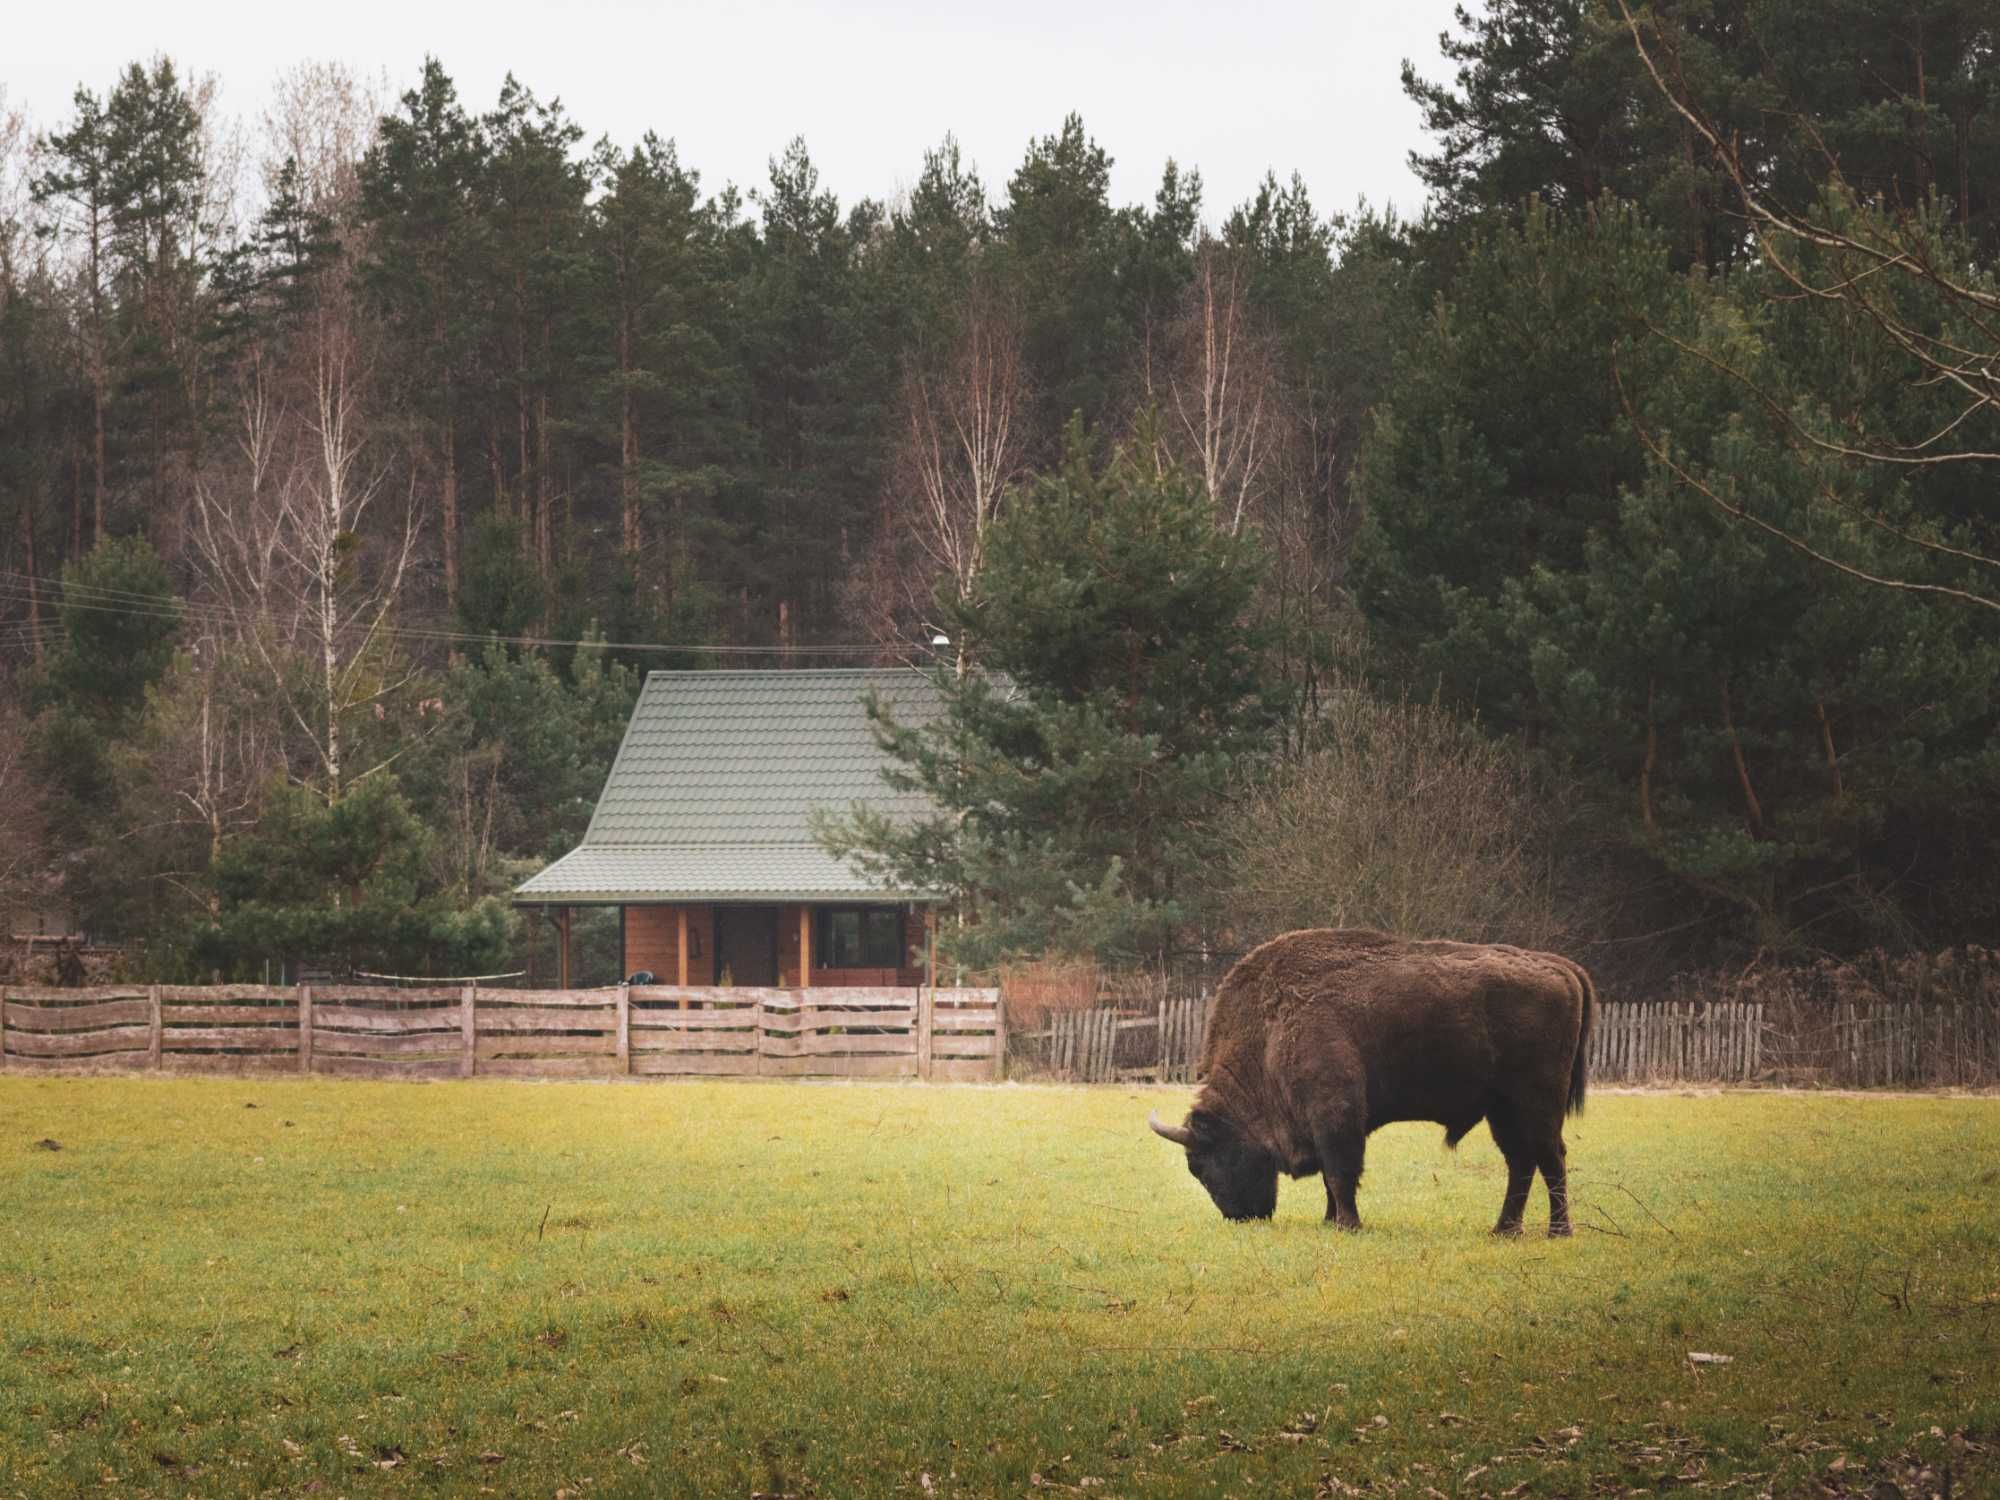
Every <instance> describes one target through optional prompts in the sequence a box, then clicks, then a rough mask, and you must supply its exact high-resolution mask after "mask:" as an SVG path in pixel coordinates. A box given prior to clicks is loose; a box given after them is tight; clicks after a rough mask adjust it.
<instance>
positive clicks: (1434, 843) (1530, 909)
mask: <svg viewBox="0 0 2000 1500" xmlns="http://www.w3.org/2000/svg"><path fill="white" fill-rule="evenodd" d="M1554 821H1555V820H1554V818H1553V817H1552V816H1551V812H1550V809H1548V808H1547V807H1546V806H1544V805H1543V804H1542V803H1541V802H1540V801H1539V800H1538V798H1537V797H1536V795H1535V792H1534V789H1533V786H1532V784H1531V782H1530V779H1529V776H1528V773H1527V771H1526V769H1525V768H1524V766H1523V765H1522V764H1521V762H1520V760H1519V759H1518V757H1517V756H1516V755H1515V754H1514V753H1513V752H1512V751H1510V750H1509V749H1508V748H1506V747H1505V746H1502V745H1498V744H1495V743H1494V742H1492V741H1489V740H1486V739H1484V738H1483V737H1481V736H1480V735H1479V734H1477V733H1476V732H1475V731H1473V730H1472V729H1470V728H1468V727H1467V726H1465V725H1464V724H1462V723H1460V722H1459V721H1458V720H1456V719H1454V718H1453V717H1452V715H1451V714H1449V713H1448V712H1446V711H1445V710H1444V709H1443V708H1442V707H1439V706H1436V705H1432V704H1425V703H1407V702H1405V703H1381V702H1377V701H1376V700H1374V699H1372V698H1370V697H1369V696H1368V695H1367V694H1366V693H1364V692H1362V691H1360V690H1358V689H1354V688H1339V689H1336V690H1335V691H1333V692H1332V693H1330V694H1329V695H1328V699H1327V702H1326V704H1325V707H1324V710H1323V712H1322V715H1321V717H1320V719H1319V720H1318V722H1317V723H1316V725H1315V735H1314V739H1313V742H1312V744H1311V746H1310V747H1309V748H1308V749H1307V750H1305V751H1304V752H1303V753H1302V754H1300V755H1299V756H1298V757H1296V758H1295V759H1292V760H1289V761H1287V762H1286V763H1285V764H1284V765H1282V766H1281V767H1279V768H1278V770H1277V771H1276V772H1275V773H1274V774H1273V776H1272V778H1271V779H1270V780H1269V781H1268V782H1266V783H1264V784H1262V785H1261V786H1259V787H1257V788H1255V789H1254V790H1253V791H1252V792H1251V793H1250V794H1249V795H1248V796H1247V797H1246V798H1245V800H1244V802H1243V804H1242V805H1241V806H1240V807H1238V808H1236V809H1233V810H1232V812H1231V813H1230V815H1229V821H1228V823H1227V825H1226V829H1225V840H1226V842H1227V844H1228V846H1229V848H1230V880H1229V889H1230V892H1231V897H1230V908H1231V909H1230V915H1231V917H1232V918H1233V919H1234V920H1235V921H1236V923H1237V924H1238V925H1239V926H1240V928H1241V929H1242V931H1243V934H1244V935H1245V937H1246V938H1248V937H1258V938H1262V937H1268V936H1270V935H1272V934H1274V933H1278V932H1284V931H1288V930H1290V929H1293V928H1298V927H1377V928H1381V929H1382V930H1384V931H1387V932H1396V933H1401V934H1404V935H1405V936H1410V937H1453V938H1460V939H1463V940H1465V941H1468V942H1484V941H1504V942H1513V943H1520V944H1523V945H1525V946H1528V947H1538V948H1539V947H1549V946H1554V945H1559V944H1560V942H1561V941H1562V939H1563V938H1564V936H1565V930H1566V926H1567V924H1566V923H1565V921H1564V919H1563V912H1562V908H1561V904H1560V903H1559V901H1558V895H1557V887H1556V879H1555V869H1554V866H1553V862H1552V860H1551V857H1550V856H1551V850H1552V847H1553V840H1552V837H1551V835H1552V831H1553V825H1554Z"/></svg>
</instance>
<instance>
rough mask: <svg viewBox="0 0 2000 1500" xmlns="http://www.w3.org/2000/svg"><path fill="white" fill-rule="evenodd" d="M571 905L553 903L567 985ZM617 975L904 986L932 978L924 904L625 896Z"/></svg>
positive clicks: (682, 983) (769, 984)
mask: <svg viewBox="0 0 2000 1500" xmlns="http://www.w3.org/2000/svg"><path fill="white" fill-rule="evenodd" d="M572 910H573V908H571V907H569V906H555V907H552V908H550V909H549V914H550V915H551V917H552V918H553V919H554V921H555V924H556V929H557V933H558V937H559V958H558V980H557V982H558V984H559V986H560V987H561V988H563V989H568V988H569V987H570V983H571V975H572V968H571V962H570V929H571V914H572ZM618 914H619V938H620V941H619V951H620V955H621V958H620V970H619V972H620V975H621V976H622V977H624V978H627V979H630V978H631V977H632V976H633V975H636V974H651V975H652V976H654V977H653V982H654V983H656V984H661V985H675V986H679V987H686V986H690V985H693V986H717V985H721V986H737V987H745V988H770V989H870V988H874V989H881V988H909V987H914V986H917V985H923V984H928V983H931V982H932V979H931V969H932V965H931V963H930V956H931V954H930V949H929V947H928V944H929V943H930V938H931V933H932V927H931V923H930V915H931V913H930V909H929V908H928V907H926V906H922V905H916V904H908V903H888V902H854V901H829V902H798V901H794V902H723V901H711V902H644V903H640V902H627V903H623V904H620V905H619V908H618Z"/></svg>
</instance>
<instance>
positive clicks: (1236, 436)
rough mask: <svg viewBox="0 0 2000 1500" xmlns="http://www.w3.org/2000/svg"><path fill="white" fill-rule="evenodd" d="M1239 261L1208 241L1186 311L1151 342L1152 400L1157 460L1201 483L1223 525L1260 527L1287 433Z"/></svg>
mask: <svg viewBox="0 0 2000 1500" xmlns="http://www.w3.org/2000/svg"><path fill="white" fill-rule="evenodd" d="M1249 290H1250V289H1249V273H1248V271H1247V269H1246V268H1245V266H1244V264H1243V259H1242V257H1241V256H1240V255H1239V254H1238V253H1236V252H1234V251H1232V250H1230V249H1229V248H1228V247H1226V246H1223V245H1220V244H1217V243H1215V242H1214V241H1208V242H1206V243H1204V244H1203V245H1202V247H1201V248H1200V250H1198V251H1197V252H1196V254H1195V268H1194V279H1193V281H1192V283H1191V284H1190V285H1189V287H1188V290H1187V293H1186V295H1185V297H1184V298H1183V300H1182V303H1181V306H1180V309H1179V312H1178V314H1177V316H1175V317H1174V318H1173V320H1172V321H1171V322H1170V323H1168V325H1167V326H1166V327H1165V328H1164V329H1163V330H1161V334H1160V337H1159V338H1158V339H1157V340H1149V341H1148V345H1147V350H1146V355H1145V367H1144V376H1145V382H1144V383H1145V392H1146V397H1147V401H1148V403H1149V404H1150V405H1152V406H1154V407H1155V408H1157V409H1158V410H1159V412H1160V414H1161V417H1162V418H1163V420H1162V421H1161V422H1160V424H1159V441H1160V442H1161V443H1162V444H1163V445H1164V449H1165V451H1163V452H1161V453H1160V454H1159V455H1157V456H1158V457H1159V459H1160V460H1161V461H1165V460H1166V459H1167V458H1168V457H1171V458H1173V459H1174V460H1176V461H1178V462H1179V463H1181V464H1182V465H1184V466H1185V467H1187V468H1188V469H1190V470H1191V471H1192V472H1194V473H1195V474H1197V475H1199V476H1200V478H1201V483H1202V487H1203V489H1204V490H1205V491H1206V492H1207V494H1208V499H1209V503H1210V504H1211V505H1213V506H1214V507H1215V516H1216V524H1217V525H1219V526H1221V527H1222V528H1223V529H1224V530H1225V531H1227V532H1229V534H1230V535H1232V536H1234V535H1236V534H1238V533H1239V532H1241V531H1242V530H1243V528H1244V526H1245V525H1246V524H1252V523H1254V521H1255V519H1256V514H1257V509H1258V506H1259V504H1260V502H1261V501H1262V499H1263V497H1264V491H1265V489H1266V487H1267V484H1268V481H1269V471H1270V469H1271V468H1272V465H1273V458H1274V453H1275V450H1276V449H1277V448H1278V446H1279V444H1280V443H1281V441H1282V438H1283V429H1284V426H1285V422H1284V413H1283V410H1282V408H1283V405H1284V403H1283V399H1282V394H1281V391H1280V389H1279V377H1278V361H1277V359H1276V358H1275V356H1274V353H1273V351H1272V349H1271V346H1270V341H1269V340H1268V339H1267V338H1266V337H1265V336H1264V334H1263V332H1262V331H1261V330H1260V329H1258V328H1257V327H1256V320H1255V317H1254V314H1253V313H1252V310H1251V307H1250V297H1249Z"/></svg>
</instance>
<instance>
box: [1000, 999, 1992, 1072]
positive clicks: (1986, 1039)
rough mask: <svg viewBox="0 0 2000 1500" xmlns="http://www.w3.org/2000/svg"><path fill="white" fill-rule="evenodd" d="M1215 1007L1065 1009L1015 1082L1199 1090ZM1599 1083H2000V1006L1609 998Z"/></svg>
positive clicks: (1026, 1037)
mask: <svg viewBox="0 0 2000 1500" xmlns="http://www.w3.org/2000/svg"><path fill="white" fill-rule="evenodd" d="M1212 1004H1213V1001H1212V1000H1210V999H1206V998H1189V999H1179V1000H1166V1001H1160V1002H1155V1003H1154V1005H1153V1006H1152V1007H1151V1008H1150V1009H1147V1010H1140V1009H1136V1008H1133V1007H1123V1008H1121V1007H1118V1006H1095V1007H1092V1008H1089V1009H1080V1010H1071V1011H1058V1012H1054V1013H1052V1014H1050V1016H1049V1017H1048V1021H1047V1024H1046V1025H1045V1026H1043V1027H1041V1028H1039V1029H1037V1030H1033V1031H1020V1032H1016V1033H1014V1035H1013V1038H1012V1045H1013V1048H1014V1063H1013V1065H1012V1069H1013V1072H1014V1074H1015V1075H1016V1076H1020V1075H1022V1074H1035V1075H1038V1076H1041V1077H1046V1078H1052V1079H1057V1080H1062V1081H1065V1082H1072V1083H1130V1082H1138V1081H1147V1080H1151V1081H1154V1082H1159V1083H1191V1082H1193V1081H1194V1079H1195V1075H1196V1071H1197V1067H1198V1064H1199V1059H1200V1056H1201V1047H1202V1040H1203V1037H1204V1035H1205V1034H1206V1031H1207V1024H1208V1013H1209V1008H1210V1006H1211V1005H1212ZM1587 1055H1588V1058H1589V1073H1590V1077H1591V1079H1592V1080H1593V1081H1594V1082H1598V1083H1605V1084H1619V1083H1752V1082H1761V1083H1779V1084H1790V1085H1798V1086H1806V1087H1813V1086H1831V1087H1853V1088H1878V1087H1936V1086H1968V1087H1969V1086H1979V1085H1988V1084H1993V1083H2000V1006H1996V1005H1994V1004H1991V1003H1976V1002H1965V1003H1961V1002H1957V1001H1953V1002H1947V1003H1930V1004H1924V1003H1920V1002H1916V1001H1888V1000H1879V1001H1872V1002H1863V1001H1853V1000H1842V1001H1839V1002H1837V1003H1833V1004H1828V1005H1823V1006H1809V1005H1797V1004H1766V1003H1765V1002H1764V1001H1761V1000H1757V1001H1750V1000H1741V1001H1739V1000H1654V1001H1600V1002H1599V1004H1598V1007H1597V1012H1596V1016H1595V1018H1594V1020H1593V1022H1592V1026H1591V1033H1590V1042H1589V1045H1588V1049H1587Z"/></svg>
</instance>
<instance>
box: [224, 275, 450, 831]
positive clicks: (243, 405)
mask: <svg viewBox="0 0 2000 1500" xmlns="http://www.w3.org/2000/svg"><path fill="white" fill-rule="evenodd" d="M300 344H301V346H302V347H301V348H300V350H299V367H298V368H297V370H296V371H295V372H286V371H280V370H276V369H274V367H273V365H272V364H271V363H270V362H269V361H268V360H266V359H265V358H263V357H254V358H252V359H251V360H250V361H249V362H248V363H247V365H246V368H245V370H244V373H243V375H242V378H241V386H240V390H239V399H238V419H239V420H238V441H237V447H238V459H239V462H238V464H237V465H236V469H235V472H234V473H233V474H232V475H230V476H229V481H228V482H227V483H215V482H211V481H209V480H204V481H203V482H202V483H201V484H199V485H198V486H197V489H196V507H195V510H196V516H195V537H194V550H195V554H196V556H197V558H198V559H199V562H200V565H201V569H202V572H203V574H204V582H205V584H206V587H207V590H208V593H209V594H210V595H211V601H212V602H213V603H214V604H215V605H217V606H219V608H220V610H221V611H222V617H223V618H226V619H227V620H228V621H229V622H230V624H231V627H232V631H233V633H234V634H235V635H236V636H237V638H238V639H239V640H241V641H243V642H244V643H245V644H246V645H248V646H249V648H250V649H251V650H252V651H254V652H255V654H256V656H257V659H258V660H259V661H261V662H262V663H263V665H264V667H265V668H266V670H267V673H268V675H269V677H270V679H271V681H272V683H273V685H274V688H275V690H276V691H277V693H278V695H279V699H280V701H281V702H282V703H283V704H284V711H285V714H286V716H287V717H288V718H289V720H290V721H291V723H292V725H293V727H294V728H296V729H297V730H298V731H299V732H300V733H301V734H302V735H303V736H304V737H305V740H306V741H307V743H309V744H310V745H311V747H312V757H313V759H314V761H315V762H316V768H315V775H316V776H317V778H318V779H319V780H320V782H321V787H322V791H323V792H324V794H325V796H326V798H327V800H328V801H335V800H338V798H339V797H340V794H341V792H342V790H343V789H344V788H346V787H348V786H351V785H352V784H353V783H354V782H356V781H359V780H361V779H363V778H364V777H366V776H368V775H371V774H373V773H374V772H375V771H377V770H379V769H381V765H376V766H371V767H368V768H366V769H363V770H361V771H359V772H356V771H354V770H353V768H352V767H351V766H349V765H348V764H347V759H346V754H347V735H346V733H345V729H344V726H345V724H346V722H347V721H348V720H349V719H350V718H351V717H352V716H353V715H354V714H356V713H358V712H359V711H361V710H363V709H365V708H368V707H370V706H371V705H374V704H378V703H380V702H381V701H382V700H384V699H386V698H388V697H389V696H391V695H392V694H394V693H395V692H397V691H398V690H400V689H401V688H402V687H403V686H405V685H406V684H407V682H408V681H409V677H408V674H407V673H406V674H403V675H401V676H393V675H392V676H388V677H385V676H383V675H382V672H383V665H384V661H385V658H386V656H387V654H388V652H387V647H388V644H389V642H388V635H387V627H388V626H389V624H390V623H391V616H392V614H393V612H394V610H395V608H396V605H397V602H398V600H399V598H400V596H401V593H402V587H403V580H404V577H405V575H406V574H407V572H408V570H409V566H410V562H411V559H412V558H413V557H414V555H415V553H416V547H417V534H418V523H417V511H416V507H415V504H414V499H413V497H411V498H408V499H406V501H405V504H404V506H403V512H402V515H401V517H400V519H399V520H392V521H391V522H390V524H389V525H388V526H387V527H386V528H383V532H384V534H383V535H382V536H380V537H379V538H370V537H369V535H368V531H369V528H370V527H371V526H372V525H373V524H374V522H375V519H376V512H377V511H378V509H381V508H382V502H383V497H384V495H385V493H386V492H387V489H388V483H387V481H388V468H387V466H386V465H385V464H383V463H380V462H377V461H375V460H373V459H372V458H371V456H370V453H369V448H370V444H369V441H368V437H367V431H366V425H367V424H366V420H365V415H364V413H363V410H362V404H363V396H364V393H365V391H366V389H367V386H368V377H369V368H368V362H367V358H366V354H365V351H364V350H363V349H362V347H361V346H360V341H359V339H358V338H357V336H356V333H355V327H354V322H353V319H352V317H351V309H350V308H349V307H348V306H347V305H346V303H345V301H344V297H343V294H342V293H341V292H340V290H339V289H337V288H332V287H328V288H322V289H321V290H320V300H319V302H318V305H317V306H316V307H315V309H314V312H313V314H312V317H311V320H310V324H309V327H308V329H307V331H306V333H305V334H304V336H303V337H302V338H301V340H300ZM288 374H290V375H291V379H289V380H288V379H287V378H286V377H287V375H288ZM301 658H303V659H304V661H305V662H306V663H308V664H309V666H310V681H311V687H310V689H306V688H304V687H302V686H301V674H300V672H299V671H298V670H297V669H298V666H299V664H300V660H301ZM383 764H386V762H384V763H383Z"/></svg>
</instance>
